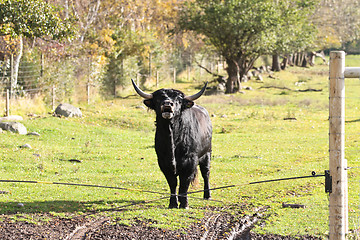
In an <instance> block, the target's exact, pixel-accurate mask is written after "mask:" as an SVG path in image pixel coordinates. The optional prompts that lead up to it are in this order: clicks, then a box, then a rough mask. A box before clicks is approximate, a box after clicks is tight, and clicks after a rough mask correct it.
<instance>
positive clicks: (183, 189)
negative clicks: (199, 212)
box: [179, 176, 191, 208]
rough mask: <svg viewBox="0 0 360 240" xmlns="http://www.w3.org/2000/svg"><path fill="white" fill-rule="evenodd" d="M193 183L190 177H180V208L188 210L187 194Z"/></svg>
mask: <svg viewBox="0 0 360 240" xmlns="http://www.w3.org/2000/svg"><path fill="white" fill-rule="evenodd" d="M190 183H191V178H189V177H188V176H180V186H179V202H180V206H179V208H188V207H189V203H188V197H187V193H188V190H189V186H190Z"/></svg>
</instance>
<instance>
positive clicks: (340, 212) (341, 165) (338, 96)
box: [329, 51, 348, 240]
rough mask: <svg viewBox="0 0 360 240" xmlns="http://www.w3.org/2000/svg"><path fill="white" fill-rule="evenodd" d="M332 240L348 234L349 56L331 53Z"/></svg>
mask: <svg viewBox="0 0 360 240" xmlns="http://www.w3.org/2000/svg"><path fill="white" fill-rule="evenodd" d="M329 72H330V73H329V80H330V85H329V87H330V89H329V168H330V175H331V177H332V192H331V193H330V199H329V239H330V240H338V239H339V240H340V239H341V240H345V237H346V234H347V232H348V223H347V221H348V220H347V219H348V199H347V191H348V190H347V171H346V168H347V164H346V159H345V157H344V154H345V151H344V146H345V81H344V77H345V75H344V72H345V52H343V51H334V52H331V53H330V71H329Z"/></svg>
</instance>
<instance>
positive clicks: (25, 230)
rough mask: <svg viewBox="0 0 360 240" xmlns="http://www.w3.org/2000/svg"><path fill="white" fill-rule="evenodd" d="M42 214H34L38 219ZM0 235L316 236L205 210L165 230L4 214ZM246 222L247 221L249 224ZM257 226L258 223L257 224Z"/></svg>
mask: <svg viewBox="0 0 360 240" xmlns="http://www.w3.org/2000/svg"><path fill="white" fill-rule="evenodd" d="M41 217H42V216H39V215H37V216H35V218H37V219H40V218H41ZM1 218H2V219H3V221H1V222H0V238H1V239H2V240H10V239H11V240H12V239H16V240H19V239H26V240H31V239H36V240H37V239H44V240H45V239H47V240H52V239H56V240H58V239H65V240H80V239H86V240H88V239H92V240H100V239H101V240H106V239H129V240H130V239H131V240H132V239H136V240H137V239H139V240H140V239H142V240H144V239H146V240H148V239H149V240H151V239H154V240H155V239H166V240H171V239H184V240H185V239H186V240H191V239H204V240H205V239H206V240H207V239H214V240H215V239H274V240H278V239H320V238H316V237H312V236H297V237H296V238H295V237H290V236H277V235H259V234H256V233H253V232H252V231H251V229H252V228H253V225H252V224H251V219H254V217H253V216H252V217H250V218H249V217H248V218H247V219H245V218H244V220H243V219H241V220H240V221H239V220H235V218H234V217H233V215H230V214H227V213H223V212H222V213H219V212H217V213H209V214H208V216H207V217H205V218H204V219H203V220H202V221H201V222H199V223H196V224H193V225H191V226H190V227H189V228H187V229H181V230H176V231H174V230H167V229H159V228H155V227H152V226H150V224H149V223H148V222H144V221H141V220H137V221H136V224H133V225H132V226H126V225H123V224H119V223H118V221H117V220H114V219H110V218H107V217H98V218H94V217H93V218H85V217H73V218H71V219H68V218H58V217H57V218H54V217H52V218H50V216H45V218H44V219H51V220H47V221H40V223H39V221H36V222H37V223H30V222H28V221H14V220H13V219H12V218H9V217H7V216H5V215H4V216H1ZM249 223H250V224H249ZM258 227H259V226H258Z"/></svg>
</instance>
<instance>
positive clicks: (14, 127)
mask: <svg viewBox="0 0 360 240" xmlns="http://www.w3.org/2000/svg"><path fill="white" fill-rule="evenodd" d="M0 128H1V129H2V130H5V131H10V132H13V133H19V134H24V135H25V134H27V130H26V127H25V126H24V125H23V124H22V123H19V122H0Z"/></svg>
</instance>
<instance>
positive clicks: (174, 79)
mask: <svg viewBox="0 0 360 240" xmlns="http://www.w3.org/2000/svg"><path fill="white" fill-rule="evenodd" d="M173 81H174V84H175V83H176V68H175V67H174V73H173Z"/></svg>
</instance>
